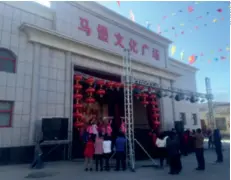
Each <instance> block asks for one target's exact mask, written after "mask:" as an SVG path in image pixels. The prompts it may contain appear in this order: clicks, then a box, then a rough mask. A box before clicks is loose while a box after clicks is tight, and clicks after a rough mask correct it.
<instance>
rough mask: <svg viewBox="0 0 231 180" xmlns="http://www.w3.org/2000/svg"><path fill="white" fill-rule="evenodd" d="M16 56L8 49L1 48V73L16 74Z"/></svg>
mask: <svg viewBox="0 0 231 180" xmlns="http://www.w3.org/2000/svg"><path fill="white" fill-rule="evenodd" d="M15 69H16V56H15V55H14V53H13V52H12V51H10V50H8V49H5V48H0V71H5V72H9V73H15Z"/></svg>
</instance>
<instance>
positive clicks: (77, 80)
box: [74, 75, 83, 84]
mask: <svg viewBox="0 0 231 180" xmlns="http://www.w3.org/2000/svg"><path fill="white" fill-rule="evenodd" d="M74 79H75V80H76V84H78V83H79V81H81V80H82V79H83V76H81V75H75V76H74Z"/></svg>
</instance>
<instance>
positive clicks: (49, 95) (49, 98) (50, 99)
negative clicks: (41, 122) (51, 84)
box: [47, 91, 56, 104]
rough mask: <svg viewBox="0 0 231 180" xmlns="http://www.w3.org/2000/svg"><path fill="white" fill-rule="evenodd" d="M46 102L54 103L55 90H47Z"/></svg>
mask: <svg viewBox="0 0 231 180" xmlns="http://www.w3.org/2000/svg"><path fill="white" fill-rule="evenodd" d="M47 99H48V104H55V103H56V93H55V92H50V91H49V92H48V97H47Z"/></svg>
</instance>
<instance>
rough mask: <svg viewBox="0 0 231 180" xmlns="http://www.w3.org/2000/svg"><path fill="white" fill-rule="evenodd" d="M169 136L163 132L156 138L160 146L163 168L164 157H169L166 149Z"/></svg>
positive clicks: (161, 165)
mask: <svg viewBox="0 0 231 180" xmlns="http://www.w3.org/2000/svg"><path fill="white" fill-rule="evenodd" d="M167 138H168V136H165V134H164V133H161V134H160V135H159V137H157V139H156V146H157V147H158V152H159V153H158V155H159V158H160V167H161V168H163V166H164V159H166V157H167V151H166V140H167Z"/></svg>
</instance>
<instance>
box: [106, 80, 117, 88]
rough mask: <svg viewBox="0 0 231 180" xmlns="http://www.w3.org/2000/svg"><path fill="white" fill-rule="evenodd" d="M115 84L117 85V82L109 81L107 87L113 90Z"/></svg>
mask: <svg viewBox="0 0 231 180" xmlns="http://www.w3.org/2000/svg"><path fill="white" fill-rule="evenodd" d="M114 85H115V83H114V82H112V81H109V82H107V87H108V88H109V89H111V90H113V86H114Z"/></svg>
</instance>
